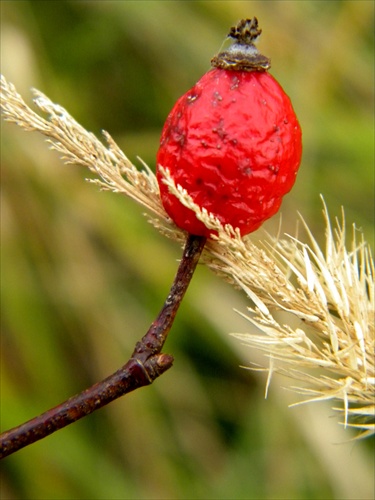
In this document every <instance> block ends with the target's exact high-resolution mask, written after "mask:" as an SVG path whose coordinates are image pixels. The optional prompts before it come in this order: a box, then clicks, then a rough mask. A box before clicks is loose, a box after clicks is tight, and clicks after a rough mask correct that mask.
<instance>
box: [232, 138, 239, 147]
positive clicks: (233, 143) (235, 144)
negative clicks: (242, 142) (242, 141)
mask: <svg viewBox="0 0 375 500" xmlns="http://www.w3.org/2000/svg"><path fill="white" fill-rule="evenodd" d="M230 143H231V144H232V145H233V146H237V144H238V141H237V139H231V140H230Z"/></svg>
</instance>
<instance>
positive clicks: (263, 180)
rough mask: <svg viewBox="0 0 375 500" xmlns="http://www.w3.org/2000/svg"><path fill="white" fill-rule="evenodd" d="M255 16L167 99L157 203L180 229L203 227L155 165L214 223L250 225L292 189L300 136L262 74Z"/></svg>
mask: <svg viewBox="0 0 375 500" xmlns="http://www.w3.org/2000/svg"><path fill="white" fill-rule="evenodd" d="M260 33H261V30H260V29H259V28H258V22H257V19H256V18H253V19H252V20H250V19H245V20H242V21H240V22H239V23H238V25H237V26H235V27H233V28H232V29H231V31H230V33H229V36H230V37H232V38H234V39H235V42H234V43H233V45H232V46H231V47H229V49H227V50H226V51H224V52H221V53H220V54H219V55H217V56H216V57H214V58H213V59H212V61H211V63H212V65H213V66H214V68H213V69H211V70H210V71H208V72H207V73H206V74H205V75H203V77H202V78H201V79H200V80H199V81H198V82H197V83H196V84H195V85H194V87H193V88H192V89H191V90H189V91H188V92H187V93H186V94H184V95H183V96H182V97H181V98H180V99H179V100H178V101H177V102H176V104H175V106H174V107H173V109H172V111H171V112H170V114H169V116H168V118H167V120H166V123H165V125H164V128H163V131H162V136H161V141H160V148H159V150H158V153H157V172H156V175H157V179H158V183H159V187H160V193H161V199H162V203H163V206H164V208H165V210H166V212H167V213H168V215H169V216H170V217H171V218H172V219H173V221H174V222H175V223H176V224H177V226H179V227H180V228H182V229H185V230H186V231H188V232H189V233H191V234H195V235H201V236H207V237H208V236H210V234H211V231H210V230H209V229H207V228H206V226H205V225H204V224H203V223H202V222H201V221H199V220H198V219H197V217H196V215H195V212H194V211H193V210H191V209H189V208H187V207H185V206H184V205H183V204H182V203H181V202H180V201H179V200H178V198H177V197H176V196H175V195H173V194H172V193H170V191H169V189H168V187H167V186H166V184H165V183H164V182H163V174H162V172H161V170H160V167H163V168H164V169H169V172H170V175H171V176H172V178H173V180H174V182H175V183H176V184H177V185H178V184H179V185H180V186H181V187H183V188H184V189H186V191H187V192H188V193H189V195H190V196H191V198H192V199H193V201H194V202H195V203H197V204H198V205H199V206H200V207H202V208H205V209H206V210H207V211H208V212H210V213H212V214H213V215H215V216H216V217H217V218H218V219H219V220H220V222H221V223H222V224H223V225H225V224H231V225H232V226H233V227H234V228H239V230H240V233H241V235H245V234H248V233H251V232H252V231H255V230H256V229H257V228H259V226H260V225H261V224H262V223H263V222H264V221H265V220H266V219H268V218H269V217H271V216H272V215H274V214H275V213H276V212H277V211H278V209H279V207H280V205H281V201H282V197H283V196H284V195H285V194H286V193H288V192H289V191H290V189H291V188H292V186H293V184H294V182H295V179H296V175H297V170H298V167H299V165H300V162H301V155H302V134H301V128H300V125H299V123H298V120H297V117H296V115H295V112H294V110H293V107H292V104H291V101H290V99H289V97H288V96H287V95H286V94H285V92H284V90H283V89H282V88H281V86H280V85H279V84H278V82H277V81H276V80H275V79H274V78H273V77H272V76H271V75H270V74H269V73H268V72H267V69H269V67H270V61H269V59H267V58H266V57H265V56H262V55H261V54H259V52H258V50H257V49H256V47H255V45H254V41H255V40H256V39H257V37H258V36H259V35H260Z"/></svg>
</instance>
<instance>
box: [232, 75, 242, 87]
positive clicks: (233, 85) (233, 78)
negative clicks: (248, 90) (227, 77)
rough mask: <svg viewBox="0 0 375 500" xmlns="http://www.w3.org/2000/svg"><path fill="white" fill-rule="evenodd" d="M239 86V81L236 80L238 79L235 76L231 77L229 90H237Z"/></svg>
mask: <svg viewBox="0 0 375 500" xmlns="http://www.w3.org/2000/svg"><path fill="white" fill-rule="evenodd" d="M239 84H240V80H239V79H238V77H237V76H233V77H232V85H231V86H230V89H231V90H236V89H238V87H239Z"/></svg>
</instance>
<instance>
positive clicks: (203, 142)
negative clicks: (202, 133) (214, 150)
mask: <svg viewBox="0 0 375 500" xmlns="http://www.w3.org/2000/svg"><path fill="white" fill-rule="evenodd" d="M201 145H202V146H203V147H204V148H208V144H207V142H206V141H204V140H203V139H202V140H201Z"/></svg>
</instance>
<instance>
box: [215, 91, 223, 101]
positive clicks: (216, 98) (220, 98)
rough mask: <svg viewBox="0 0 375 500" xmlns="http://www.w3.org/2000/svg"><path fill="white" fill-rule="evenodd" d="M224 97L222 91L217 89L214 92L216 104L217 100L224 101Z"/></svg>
mask: <svg viewBox="0 0 375 500" xmlns="http://www.w3.org/2000/svg"><path fill="white" fill-rule="evenodd" d="M222 100H223V98H222V96H221V95H220V93H219V92H218V91H217V90H215V92H214V94H213V101H214V104H216V101H222Z"/></svg>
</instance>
